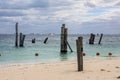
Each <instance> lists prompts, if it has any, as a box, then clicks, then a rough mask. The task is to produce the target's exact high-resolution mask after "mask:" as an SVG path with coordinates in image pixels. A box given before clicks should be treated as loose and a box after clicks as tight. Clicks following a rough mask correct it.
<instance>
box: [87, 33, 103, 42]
mask: <svg viewBox="0 0 120 80" xmlns="http://www.w3.org/2000/svg"><path fill="white" fill-rule="evenodd" d="M102 37H103V34H101V35H100V39H99V42H98V44H101V40H102ZM94 41H95V34H93V33H91V35H90V39H89V44H94Z"/></svg>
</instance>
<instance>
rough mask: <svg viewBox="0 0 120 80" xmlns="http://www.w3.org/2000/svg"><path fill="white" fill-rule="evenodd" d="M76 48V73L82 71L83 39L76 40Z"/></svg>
mask: <svg viewBox="0 0 120 80" xmlns="http://www.w3.org/2000/svg"><path fill="white" fill-rule="evenodd" d="M76 47H77V63H78V71H83V55H82V52H83V38H82V37H78V39H77V40H76Z"/></svg>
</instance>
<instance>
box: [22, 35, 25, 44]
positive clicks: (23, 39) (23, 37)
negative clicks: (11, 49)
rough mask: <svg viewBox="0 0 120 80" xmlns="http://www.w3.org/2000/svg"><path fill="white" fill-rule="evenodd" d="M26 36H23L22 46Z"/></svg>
mask: <svg viewBox="0 0 120 80" xmlns="http://www.w3.org/2000/svg"><path fill="white" fill-rule="evenodd" d="M24 41H25V35H23V36H22V46H24Z"/></svg>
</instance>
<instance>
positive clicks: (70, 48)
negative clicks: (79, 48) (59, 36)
mask: <svg viewBox="0 0 120 80" xmlns="http://www.w3.org/2000/svg"><path fill="white" fill-rule="evenodd" d="M66 42H67V45H68V47H69V49H70V50H71V52H73V50H72V48H71V47H70V44H69V43H68V41H66Z"/></svg>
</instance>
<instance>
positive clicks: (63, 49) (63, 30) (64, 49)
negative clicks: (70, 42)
mask: <svg viewBox="0 0 120 80" xmlns="http://www.w3.org/2000/svg"><path fill="white" fill-rule="evenodd" d="M66 42H67V28H65V24H62V27H61V52H67V43H66Z"/></svg>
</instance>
